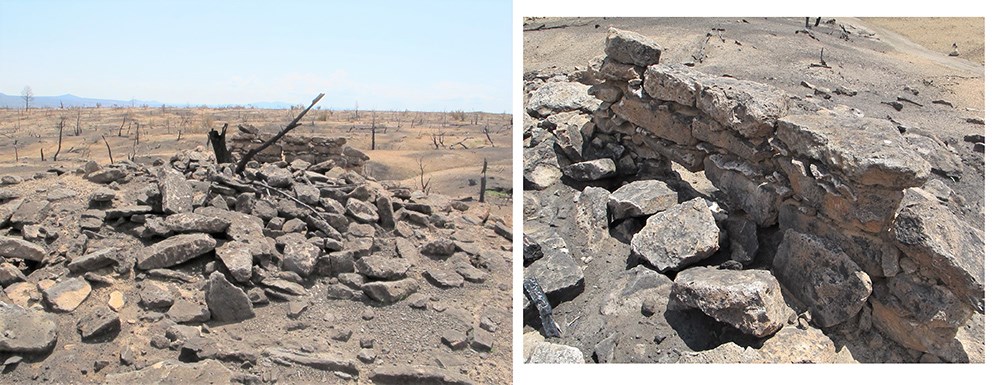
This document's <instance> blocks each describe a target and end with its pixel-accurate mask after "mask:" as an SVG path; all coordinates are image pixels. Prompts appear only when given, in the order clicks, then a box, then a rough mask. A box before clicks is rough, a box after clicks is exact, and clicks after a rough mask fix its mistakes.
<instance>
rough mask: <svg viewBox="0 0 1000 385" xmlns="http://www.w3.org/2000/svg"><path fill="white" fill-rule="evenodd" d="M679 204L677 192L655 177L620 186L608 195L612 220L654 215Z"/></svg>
mask: <svg viewBox="0 0 1000 385" xmlns="http://www.w3.org/2000/svg"><path fill="white" fill-rule="evenodd" d="M676 204H677V192H676V191H674V190H671V189H670V187H669V186H667V184H666V183H664V182H662V181H658V180H654V179H649V180H640V181H635V182H632V183H629V184H627V185H624V186H622V187H619V188H618V189H617V190H615V192H613V193H611V195H610V196H609V197H608V210H609V211H610V213H609V214H610V215H611V221H616V220H619V219H623V218H631V217H641V216H647V215H653V214H656V213H658V212H660V211H663V210H666V209H668V208H670V207H672V206H674V205H676Z"/></svg>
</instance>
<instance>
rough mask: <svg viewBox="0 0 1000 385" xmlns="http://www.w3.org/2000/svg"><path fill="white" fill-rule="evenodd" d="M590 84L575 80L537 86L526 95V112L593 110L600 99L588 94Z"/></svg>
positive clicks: (540, 115) (547, 112) (534, 114)
mask: <svg viewBox="0 0 1000 385" xmlns="http://www.w3.org/2000/svg"><path fill="white" fill-rule="evenodd" d="M588 89H590V86H588V85H586V84H582V83H576V82H549V83H545V84H543V85H542V86H541V87H538V89H537V90H535V91H534V92H532V93H531V94H530V95H529V96H528V107H527V110H528V113H529V114H531V115H532V116H535V117H546V116H549V115H550V114H554V113H559V112H567V111H572V110H581V111H584V112H593V111H596V110H597V107H598V106H600V104H601V101H600V100H598V99H597V98H595V97H593V96H590V94H588V93H587V90H588Z"/></svg>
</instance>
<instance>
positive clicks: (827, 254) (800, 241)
mask: <svg viewBox="0 0 1000 385" xmlns="http://www.w3.org/2000/svg"><path fill="white" fill-rule="evenodd" d="M773 271H774V275H775V277H777V278H778V280H779V281H780V282H781V283H782V285H784V287H786V288H788V290H789V292H791V293H794V295H795V297H796V298H797V299H798V300H799V301H801V302H802V303H803V304H805V305H806V306H808V307H809V310H810V311H811V313H812V318H813V321H814V322H815V323H816V324H817V325H819V326H820V327H830V326H834V325H837V324H840V323H841V322H844V321H846V320H848V319H849V318H851V317H853V316H854V315H855V314H858V311H860V310H861V307H862V306H863V305H864V303H865V301H866V300H867V299H868V296H869V295H871V293H872V281H871V278H869V277H868V274H865V272H864V271H862V270H861V268H859V267H858V265H857V264H855V263H854V261H852V260H851V258H850V257H848V256H847V254H844V253H843V252H842V251H840V250H839V249H831V248H829V247H827V246H826V245H825V244H824V243H823V241H822V240H821V239H820V238H817V237H815V236H812V235H806V234H802V233H799V232H797V231H794V230H785V236H784V239H783V240H782V241H781V245H780V246H778V251H777V253H776V254H775V256H774V262H773Z"/></svg>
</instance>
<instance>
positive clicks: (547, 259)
mask: <svg viewBox="0 0 1000 385" xmlns="http://www.w3.org/2000/svg"><path fill="white" fill-rule="evenodd" d="M525 234H527V235H528V236H530V237H532V238H533V239H535V240H536V241H537V242H538V244H539V246H540V248H541V250H542V254H543V255H542V258H541V259H538V260H537V261H535V262H533V263H532V264H531V265H528V267H525V268H524V277H525V278H534V279H536V280H537V281H538V284H539V286H541V287H542V291H543V292H545V294H546V295H547V296H550V297H551V296H553V295H556V296H558V295H562V294H570V293H572V292H575V291H577V290H579V289H582V288H583V268H582V267H580V263H579V262H577V260H576V259H575V258H573V256H572V255H570V254H569V250H568V249H567V246H566V241H565V240H563V239H562V237H560V236H559V234H557V233H555V231H553V230H551V229H549V228H548V226H545V227H540V228H529V227H526V228H525Z"/></svg>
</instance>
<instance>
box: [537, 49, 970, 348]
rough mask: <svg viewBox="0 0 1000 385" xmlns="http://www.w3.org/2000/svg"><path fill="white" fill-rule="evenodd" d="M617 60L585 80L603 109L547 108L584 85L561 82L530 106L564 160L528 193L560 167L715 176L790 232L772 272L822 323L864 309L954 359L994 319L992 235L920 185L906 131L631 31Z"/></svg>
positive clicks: (596, 173)
mask: <svg viewBox="0 0 1000 385" xmlns="http://www.w3.org/2000/svg"><path fill="white" fill-rule="evenodd" d="M654 51H655V53H654ZM605 52H606V54H607V56H606V57H604V58H600V59H595V60H593V61H592V62H591V65H590V68H589V70H587V71H586V72H585V73H583V74H582V75H581V74H579V73H578V74H577V80H580V81H582V82H585V83H587V84H589V85H590V87H589V89H588V93H589V95H591V96H593V98H595V99H597V100H599V101H600V104H599V105H597V106H596V107H595V106H594V104H596V101H593V99H590V100H587V99H585V98H581V97H577V98H576V99H579V100H577V101H576V102H574V103H573V105H569V106H563V107H560V108H552V105H551V104H547V103H544V102H543V101H540V100H539V99H538V98H539V97H540V96H539V95H545V94H546V92H551V90H552V89H560V90H562V89H566V90H568V91H564V93H565V92H572V91H573V89H574V88H578V87H579V85H578V83H574V82H548V83H546V84H545V85H543V86H542V88H547V89H545V90H543V89H539V90H536V91H535V93H533V95H532V97H531V99H530V100H529V101H528V103H527V110H528V113H529V114H532V115H533V116H535V117H539V118H545V121H544V124H543V125H546V124H547V127H546V128H548V129H549V130H550V131H551V132H552V133H553V136H552V140H554V144H555V148H557V149H559V150H560V151H559V152H560V154H559V155H560V157H559V158H558V159H559V163H560V164H533V163H532V162H534V160H535V159H542V158H544V156H539V155H538V154H535V153H536V152H539V151H551V147H550V148H549V149H548V150H546V148H545V146H535V144H536V143H532V146H530V148H526V149H525V154H526V156H525V161H526V164H525V166H526V167H525V170H526V171H525V179H526V186H528V187H529V188H530V187H532V186H542V187H544V185H545V183H551V181H552V180H554V179H553V172H555V173H556V175H558V170H559V169H561V170H562V171H563V174H565V175H566V176H568V177H570V178H572V179H576V180H580V181H593V180H597V179H604V178H609V177H621V176H627V175H630V174H635V173H636V171H637V169H638V167H637V166H636V165H639V164H643V163H644V162H649V161H659V162H663V163H667V164H672V163H676V164H679V165H681V166H682V167H684V168H686V169H687V170H689V171H692V172H697V171H704V173H705V176H706V177H707V178H708V179H709V180H710V181H711V182H712V183H713V184H714V185H715V187H717V188H718V189H719V190H720V191H721V192H722V194H723V195H724V198H725V201H726V202H725V203H727V206H728V208H729V209H730V210H731V211H735V212H742V213H745V216H747V217H749V218H750V219H751V220H752V222H753V223H754V224H756V226H757V227H758V228H763V227H771V226H775V225H777V226H779V227H780V229H782V230H785V233H786V234H785V240H784V241H783V244H782V246H783V247H781V248H779V251H778V254H779V255H778V256H776V257H775V261H774V266H772V269H773V270H774V272H775V275H776V276H777V278H778V279H779V280H781V283H782V285H783V286H785V287H786V288H790V289H793V290H792V294H793V295H794V296H796V297H797V298H798V299H799V300H800V301H802V302H803V303H805V304H806V305H807V306H809V307H810V310H811V311H812V312H813V314H814V317H815V316H817V315H818V316H819V317H818V319H817V322H818V323H819V324H820V326H823V327H828V326H834V325H837V324H839V323H841V322H843V321H845V320H847V319H850V318H851V317H854V316H856V315H857V314H858V313H859V312H862V311H864V312H866V313H870V314H871V316H872V319H873V321H872V323H873V324H874V325H875V326H876V327H877V328H879V330H881V331H882V332H883V333H885V334H886V335H887V336H889V337H890V338H892V339H894V340H895V341H897V342H899V343H900V344H901V345H903V346H906V347H908V348H911V349H915V350H919V351H923V352H928V353H931V354H936V355H938V356H942V357H951V356H952V352H953V349H954V344H955V342H954V341H955V340H954V337H955V333H956V332H957V330H958V328H960V327H962V326H963V325H964V324H965V323H966V321H968V319H969V318H970V317H971V315H972V312H973V311H978V312H984V311H985V300H984V290H983V280H984V270H983V259H984V251H983V244H984V242H983V233H982V232H981V231H979V230H977V229H973V228H971V227H969V226H968V225H966V224H964V223H962V222H961V221H960V220H959V219H958V218H957V217H956V216H955V215H954V214H952V213H951V212H949V211H948V210H947V209H946V208H945V207H943V206H941V205H940V204H939V203H938V202H937V201H936V200H935V199H933V197H929V196H928V195H927V194H925V193H924V192H923V191H922V190H921V189H919V188H918V187H919V186H922V185H923V184H924V182H926V181H927V178H928V176H929V174H930V171H931V166H930V164H928V163H927V162H926V161H925V160H924V159H923V158H922V157H921V156H920V154H918V153H917V152H916V151H915V150H914V149H913V148H912V147H911V146H910V144H909V143H908V142H907V141H906V140H905V138H904V137H903V136H902V135H901V134H900V133H899V132H898V130H897V129H896V128H895V126H894V125H893V124H891V123H890V122H888V121H885V120H881V119H873V118H868V117H865V116H864V114H863V113H862V112H861V111H858V110H856V109H852V108H849V107H846V106H838V107H835V108H833V109H824V108H819V107H817V106H815V105H811V104H809V103H806V102H804V101H803V100H802V99H799V98H797V97H795V96H791V95H788V94H786V93H784V92H783V91H781V90H779V89H776V88H774V87H771V86H768V85H765V84H760V83H756V82H752V81H746V80H738V79H734V78H731V77H724V76H722V77H720V76H714V75H709V74H704V73H700V72H697V71H694V70H691V69H690V68H687V67H684V66H679V65H672V64H657V62H658V58H659V55H658V53H659V47H658V46H656V45H655V43H652V42H651V41H650V40H649V39H647V38H644V37H642V36H640V35H637V34H634V33H631V32H627V31H619V30H615V29H612V31H611V32H609V36H608V39H607V40H606V49H605ZM654 56H655V57H656V60H652V59H651V58H652V57H654ZM637 58H638V59H637ZM570 84H574V86H570ZM577 92H578V91H577ZM578 96H579V95H578ZM566 99H567V98H563V100H566ZM576 99H574V100H576ZM538 106H545V107H538ZM581 117H589V120H587V119H581ZM533 140H535V139H533ZM539 147H541V148H539ZM553 170H555V171H553ZM555 178H556V179H558V176H556V177H555ZM742 213H741V214H742ZM789 237H791V238H789ZM790 239H795V240H798V241H796V242H797V243H796V247H790V246H789V245H790V244H789V242H792V241H790ZM633 246H634V245H633ZM841 256H844V258H841ZM848 281H850V282H852V283H851V284H849V285H848V284H847V282H848ZM845 290H846V292H845ZM831 296H832V297H835V298H830V297H831Z"/></svg>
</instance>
